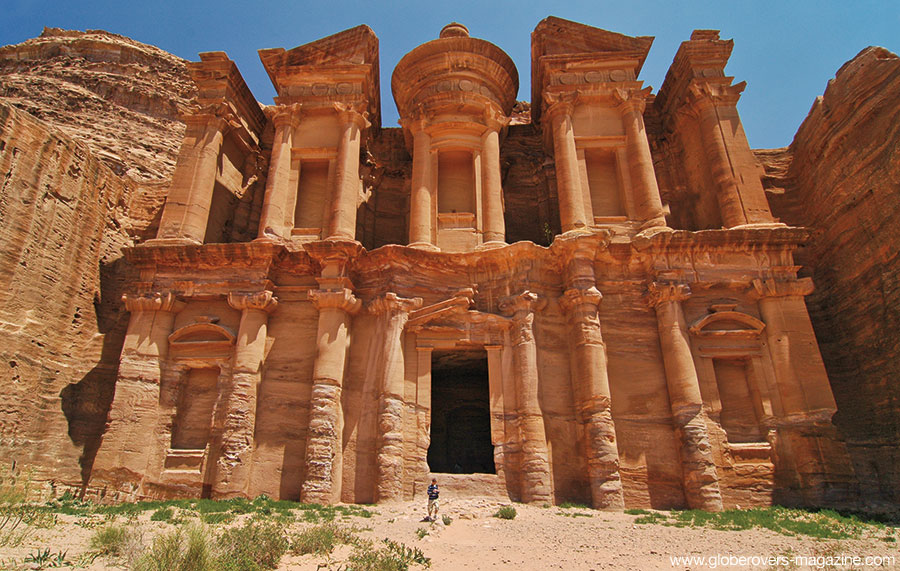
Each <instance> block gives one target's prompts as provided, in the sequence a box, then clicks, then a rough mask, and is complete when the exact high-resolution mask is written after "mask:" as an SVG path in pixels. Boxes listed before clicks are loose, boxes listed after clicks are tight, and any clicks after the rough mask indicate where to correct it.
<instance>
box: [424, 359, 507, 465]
mask: <svg viewBox="0 0 900 571" xmlns="http://www.w3.org/2000/svg"><path fill="white" fill-rule="evenodd" d="M428 466H429V468H430V469H431V471H432V472H445V473H452V474H496V468H495V467H494V446H493V445H492V444H491V413H490V390H489V388H488V366H487V353H486V352H485V351H435V352H434V353H433V355H432V365H431V445H430V446H429V448H428Z"/></svg>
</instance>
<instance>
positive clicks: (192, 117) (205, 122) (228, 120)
mask: <svg viewBox="0 0 900 571" xmlns="http://www.w3.org/2000/svg"><path fill="white" fill-rule="evenodd" d="M181 120H182V121H184V122H185V123H187V124H189V125H191V124H193V125H199V126H204V127H212V128H214V129H216V130H217V131H221V132H222V133H223V134H224V133H227V132H228V131H230V130H231V129H239V128H240V127H241V121H240V119H239V118H238V116H237V113H235V112H234V109H232V108H231V106H230V105H229V104H228V103H225V102H220V103H212V104H210V105H204V106H203V107H201V108H200V109H199V110H197V111H196V112H195V113H190V114H185V115H182V116H181Z"/></svg>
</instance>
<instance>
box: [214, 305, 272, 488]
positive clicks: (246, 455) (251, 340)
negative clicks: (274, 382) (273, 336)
mask: <svg viewBox="0 0 900 571" xmlns="http://www.w3.org/2000/svg"><path fill="white" fill-rule="evenodd" d="M227 299H228V305H230V306H231V307H233V308H234V309H237V310H240V311H241V322H240V326H239V328H238V334H237V341H236V344H235V348H234V365H233V367H232V378H231V391H230V393H229V394H228V397H227V399H226V402H225V412H224V414H225V419H224V422H223V425H222V444H221V447H220V453H219V457H218V458H216V473H215V482H214V484H213V490H212V493H213V496H214V497H217V498H230V497H235V496H246V495H247V493H248V486H249V484H250V476H251V469H252V460H253V449H254V429H255V426H256V403H257V398H258V388H259V383H260V381H261V380H262V365H263V362H264V360H265V350H266V333H267V325H268V319H269V313H271V312H272V311H274V310H275V308H276V307H277V306H278V300H277V299H276V298H275V296H274V295H273V294H272V292H271V291H268V290H263V291H259V292H254V293H239V292H232V293H229V294H228V298H227Z"/></svg>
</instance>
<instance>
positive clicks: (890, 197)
mask: <svg viewBox="0 0 900 571" xmlns="http://www.w3.org/2000/svg"><path fill="white" fill-rule="evenodd" d="M898 141H900V58H898V57H897V56H896V55H894V54H893V53H891V52H889V51H887V50H885V49H883V48H875V47H870V48H867V49H865V50H863V51H862V52H860V53H859V55H857V56H856V57H855V58H853V60H851V61H849V62H848V63H846V64H845V65H844V66H843V67H842V68H841V69H840V70H839V71H838V72H837V75H836V77H835V78H834V79H833V80H831V81H830V82H829V84H828V87H827V89H826V90H825V94H824V96H822V97H819V98H818V99H817V100H816V102H815V103H814V105H813V107H812V109H811V110H810V113H809V116H808V117H807V118H806V120H805V121H804V122H803V124H802V125H801V126H800V129H799V130H798V132H797V135H796V136H795V138H794V141H793V143H792V144H791V146H790V148H789V149H787V150H784V149H780V150H775V151H757V157H758V158H759V159H760V160H761V162H762V163H763V165H764V167H765V169H766V186H767V190H768V192H769V202H770V204H771V205H772V210H773V213H774V214H775V215H776V216H778V217H780V218H781V219H782V221H784V222H787V223H788V224H791V225H796V226H808V227H810V228H812V229H813V230H814V233H813V239H812V240H811V242H810V243H809V244H808V246H807V248H806V252H805V253H804V254H803V255H801V256H799V260H798V263H801V264H803V265H804V266H806V268H807V270H806V271H807V272H808V275H811V276H812V278H813V281H814V283H815V284H816V291H815V293H813V294H812V295H811V296H809V297H808V298H807V304H808V306H809V310H810V315H811V317H812V320H813V324H814V326H815V330H816V336H817V337H818V340H819V346H820V348H821V351H822V356H823V357H824V360H825V365H826V367H827V369H828V375H829V378H830V380H831V384H832V388H833V390H834V396H835V400H836V401H837V405H838V413H837V415H836V416H835V419H834V421H835V424H836V425H837V426H838V428H839V429H840V431H841V432H842V434H843V435H844V437H845V438H846V439H847V443H848V446H849V450H850V452H851V456H852V457H853V463H854V469H855V471H856V474H857V475H858V477H859V482H860V485H861V487H862V490H861V491H862V495H863V497H864V498H866V499H867V500H868V501H870V502H873V503H877V502H879V501H885V502H892V503H896V502H897V501H898V500H900V493H898V490H900V446H898V442H900V335H898V333H897V332H898V331H900V311H898V307H900V200H898V191H900V188H898V181H900V145H898Z"/></svg>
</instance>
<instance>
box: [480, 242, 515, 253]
mask: <svg viewBox="0 0 900 571" xmlns="http://www.w3.org/2000/svg"><path fill="white" fill-rule="evenodd" d="M508 245H509V244H507V243H506V242H502V241H500V240H491V241H489V242H483V243H481V244H479V245H478V246H476V247H475V251H476V252H481V251H483V250H496V249H497V248H502V247H504V246H508Z"/></svg>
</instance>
